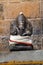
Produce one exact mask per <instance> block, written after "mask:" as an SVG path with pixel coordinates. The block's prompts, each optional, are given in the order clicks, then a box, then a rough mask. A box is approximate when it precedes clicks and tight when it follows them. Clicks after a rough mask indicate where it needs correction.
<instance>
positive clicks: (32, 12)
mask: <svg viewBox="0 0 43 65" xmlns="http://www.w3.org/2000/svg"><path fill="white" fill-rule="evenodd" d="M42 1H43V0H0V43H2V44H3V43H7V42H6V41H7V40H8V39H9V35H10V24H11V22H12V20H13V19H15V18H16V17H17V15H18V14H19V12H20V11H22V12H23V13H24V15H25V16H26V17H27V18H28V19H29V20H30V21H31V23H32V25H33V35H32V39H33V41H34V40H36V41H35V42H34V43H38V42H37V39H38V41H39V40H40V38H41V41H40V44H41V45H40V46H41V47H42V39H43V38H42V36H41V35H42V26H43V25H42V21H43V20H41V17H43V8H42V7H43V2H42ZM41 3H42V4H41ZM38 30H39V31H38ZM37 31H38V32H37ZM37 33H38V34H37ZM6 38H7V39H6Z"/></svg>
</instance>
